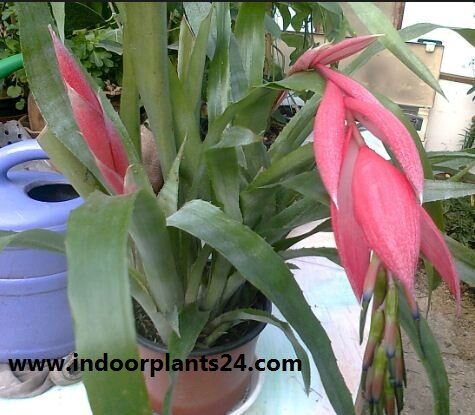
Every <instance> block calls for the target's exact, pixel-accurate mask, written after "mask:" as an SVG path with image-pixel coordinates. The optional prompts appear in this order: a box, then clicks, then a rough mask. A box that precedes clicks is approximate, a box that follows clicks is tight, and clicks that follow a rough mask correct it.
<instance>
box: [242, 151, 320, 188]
mask: <svg viewBox="0 0 475 415" xmlns="http://www.w3.org/2000/svg"><path fill="white" fill-rule="evenodd" d="M314 164H315V157H314V155H313V148H312V143H308V144H305V145H303V146H301V147H298V148H297V149H296V150H294V151H292V152H291V153H289V154H287V155H286V156H284V157H282V158H281V159H279V160H277V161H276V162H274V163H272V164H271V165H270V167H269V168H268V169H267V170H264V171H263V172H262V173H260V174H259V175H257V177H256V178H255V179H254V181H252V182H251V183H250V185H249V189H256V188H258V187H263V186H267V185H270V184H275V183H279V182H280V181H282V180H284V179H286V178H288V177H292V176H293V175H295V174H296V173H300V172H302V171H304V170H308V169H309V168H310V167H312V166H313V165H314Z"/></svg>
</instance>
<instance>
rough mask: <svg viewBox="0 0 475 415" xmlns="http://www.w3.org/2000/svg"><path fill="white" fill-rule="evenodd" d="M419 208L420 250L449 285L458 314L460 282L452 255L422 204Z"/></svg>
mask: <svg viewBox="0 0 475 415" xmlns="http://www.w3.org/2000/svg"><path fill="white" fill-rule="evenodd" d="M419 209H420V211H421V252H422V254H423V255H424V256H425V257H426V258H427V259H428V260H429V261H430V262H431V263H432V265H434V267H435V269H436V270H437V271H438V272H439V274H440V276H441V277H442V279H443V280H444V281H445V282H446V283H447V285H448V286H449V290H450V292H451V293H452V295H453V296H454V298H455V301H456V303H457V314H458V315H460V282H459V278H458V274H457V270H456V268H455V264H454V261H453V259H452V255H451V253H450V251H449V248H448V247H447V245H446V243H445V241H444V238H443V237H442V234H441V233H440V231H439V229H438V228H437V226H435V224H434V222H433V221H432V218H431V217H430V216H429V214H428V213H427V212H426V211H425V210H424V208H422V206H421V207H420V208H419Z"/></svg>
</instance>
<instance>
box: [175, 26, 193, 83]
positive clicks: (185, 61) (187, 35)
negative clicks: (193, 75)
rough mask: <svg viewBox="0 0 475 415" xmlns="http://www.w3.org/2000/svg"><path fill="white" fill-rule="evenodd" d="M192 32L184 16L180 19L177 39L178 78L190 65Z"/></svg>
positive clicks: (181, 76) (180, 77)
mask: <svg viewBox="0 0 475 415" xmlns="http://www.w3.org/2000/svg"><path fill="white" fill-rule="evenodd" d="M193 43H194V39H193V32H192V31H191V28H190V26H189V25H188V22H187V20H186V18H185V17H183V18H182V19H181V24H180V37H179V40H178V61H177V71H178V78H179V79H180V80H183V78H184V76H185V74H186V73H187V72H188V68H189V66H190V59H191V52H192V50H193V46H194V45H193Z"/></svg>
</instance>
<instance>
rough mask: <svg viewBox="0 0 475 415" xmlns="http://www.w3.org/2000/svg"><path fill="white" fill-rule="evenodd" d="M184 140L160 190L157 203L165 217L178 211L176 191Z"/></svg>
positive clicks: (178, 183)
mask: <svg viewBox="0 0 475 415" xmlns="http://www.w3.org/2000/svg"><path fill="white" fill-rule="evenodd" d="M185 144H186V139H185V141H184V142H183V144H182V145H181V147H180V151H178V154H177V156H176V158H175V161H174V162H173V164H172V168H171V170H170V172H169V174H168V178H167V180H166V181H165V183H164V185H163V187H162V188H161V189H160V193H159V194H158V197H157V201H158V205H159V206H160V208H161V209H162V211H163V213H164V214H165V216H170V215H171V214H172V213H174V212H176V211H177V209H178V191H179V185H180V164H181V159H182V158H183V150H184V148H185Z"/></svg>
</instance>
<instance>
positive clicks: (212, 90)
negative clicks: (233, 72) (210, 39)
mask: <svg viewBox="0 0 475 415" xmlns="http://www.w3.org/2000/svg"><path fill="white" fill-rule="evenodd" d="M214 5H215V7H216V28H217V40H216V51H215V53H214V56H213V59H212V60H211V63H210V66H209V75H208V120H209V121H208V122H209V123H210V124H211V125H212V124H213V122H214V120H215V119H216V118H217V117H219V116H220V115H221V114H222V113H223V112H224V110H225V109H226V107H227V106H228V102H229V92H230V73H229V42H230V37H231V17H230V14H229V2H217V3H214Z"/></svg>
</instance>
